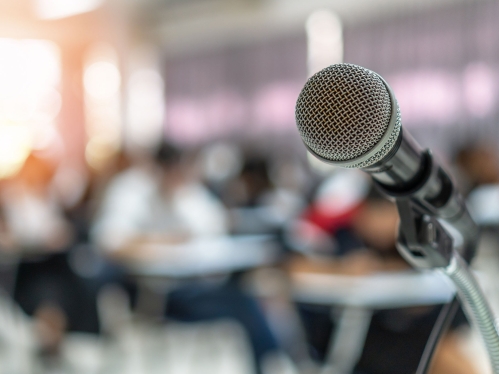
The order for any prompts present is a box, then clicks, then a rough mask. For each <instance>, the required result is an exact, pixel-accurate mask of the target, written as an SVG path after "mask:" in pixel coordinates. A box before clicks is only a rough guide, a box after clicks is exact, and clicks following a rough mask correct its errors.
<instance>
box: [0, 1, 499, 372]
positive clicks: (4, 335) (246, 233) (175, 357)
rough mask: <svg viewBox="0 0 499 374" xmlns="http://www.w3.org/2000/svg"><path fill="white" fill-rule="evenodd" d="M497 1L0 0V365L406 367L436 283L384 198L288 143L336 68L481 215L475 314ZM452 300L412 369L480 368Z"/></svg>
mask: <svg viewBox="0 0 499 374" xmlns="http://www.w3.org/2000/svg"><path fill="white" fill-rule="evenodd" d="M498 17H499V3H498V2H497V1H493V0H459V1H456V0H454V1H450V0H419V1H416V0H404V1H400V0H399V1H395V0H356V1H352V0H308V1H306V2H304V1H296V0H286V1H285V0H231V1H229V0H72V1H64V0H16V1H9V0H0V374H4V373H6V374H24V373H26V374H28V373H85V374H89V373H106V374H107V373H120V374H121V373H129V374H141V373H148V374H152V373H173V374H177V373H178V374H187V373H200V372H201V373H217V374H218V373H220V374H224V373H241V374H245V373H247V374H252V373H259V374H288V373H289V374H293V373H305V374H308V373H310V374H315V373H317V374H318V373H321V374H322V373H324V374H325V373H332V374H349V373H355V374H378V373H382V374H391V373H393V374H405V373H407V374H411V373H414V372H415V371H416V368H417V365H418V361H419V358H420V357H421V354H422V352H423V349H424V346H425V342H426V340H427V338H428V336H429V334H430V332H431V329H432V326H433V324H434V322H435V320H436V317H437V315H438V312H439V310H440V309H441V307H442V305H443V304H445V303H446V302H448V301H449V300H450V299H451V298H452V295H453V292H454V290H453V288H452V286H451V285H449V283H448V282H446V280H445V279H443V278H442V277H441V276H440V275H439V274H437V273H433V272H428V273H416V272H413V271H412V270H411V269H410V267H409V265H407V263H405V261H404V260H403V259H402V258H401V257H399V255H398V253H397V251H396V249H395V239H396V236H395V234H396V229H397V225H398V214H397V211H396V208H395V206H394V205H393V203H391V202H389V201H387V200H385V199H384V198H383V197H382V196H380V195H379V194H378V193H377V192H376V191H375V190H374V189H373V188H372V186H371V182H370V180H369V178H367V177H366V176H365V175H364V174H362V173H361V172H358V171H355V170H348V171H347V170H340V169H336V168H334V167H331V166H328V165H325V164H322V163H320V162H318V161H317V160H315V159H313V158H311V157H310V156H308V155H307V153H306V150H305V147H304V146H303V144H302V142H301V139H300V137H299V134H298V132H297V131H296V124H295V119H294V106H295V103H296V99H297V97H298V94H299V92H300V90H301V88H302V87H303V85H304V83H305V82H306V80H307V78H308V77H309V76H311V75H312V74H314V73H316V72H318V71H319V70H321V69H323V68H325V67H327V66H329V65H331V64H334V63H340V62H348V63H354V64H358V65H361V66H364V67H367V68H369V69H371V70H373V71H375V72H377V73H379V74H380V75H382V76H383V77H384V78H385V79H386V81H387V82H388V83H389V84H390V85H391V87H392V88H393V90H394V93H395V95H396V97H397V99H398V101H399V104H400V108H401V113H402V120H403V126H404V128H407V129H409V131H410V132H411V134H413V135H414V137H415V138H416V139H417V140H418V141H419V143H420V144H421V145H422V146H423V147H425V148H426V147H428V148H431V149H432V151H433V153H434V154H435V155H436V157H437V159H438V160H439V161H440V162H441V163H443V164H444V165H446V167H448V168H449V169H450V170H451V172H452V175H453V176H454V179H455V181H456V183H457V184H458V186H459V188H460V189H461V191H462V192H463V193H464V194H465V195H466V197H467V199H468V202H469V205H470V208H471V210H472V212H473V214H474V216H475V218H476V220H477V221H478V223H479V224H480V225H481V226H482V228H483V232H482V237H481V241H480V252H479V255H478V258H477V259H476V260H475V263H474V267H475V269H476V271H477V274H478V276H479V280H480V282H481V284H482V286H483V288H484V290H485V292H486V294H487V296H488V299H489V301H490V302H491V304H492V307H493V309H494V310H495V311H496V312H499V279H498V277H497V274H499V236H498V231H497V227H498V225H499V155H498V152H497V145H498V144H499V124H498V121H499V110H498V105H497V104H498V103H499V24H498V23H497V19H498ZM489 372H490V368H489V365H488V358H487V355H486V352H485V349H484V347H483V346H482V344H481V341H480V337H479V336H478V334H477V333H476V331H475V330H473V329H471V328H470V327H469V324H468V322H467V320H466V318H465V317H464V315H463V314H462V312H460V313H458V315H457V316H456V318H455V320H454V322H453V324H452V327H451V328H450V330H449V332H448V333H447V334H446V335H445V336H444V337H443V338H442V341H441V344H440V347H439V349H438V351H437V353H436V356H435V361H434V365H433V368H432V371H431V373H433V374H446V373H453V374H459V373H466V374H470V373H489Z"/></svg>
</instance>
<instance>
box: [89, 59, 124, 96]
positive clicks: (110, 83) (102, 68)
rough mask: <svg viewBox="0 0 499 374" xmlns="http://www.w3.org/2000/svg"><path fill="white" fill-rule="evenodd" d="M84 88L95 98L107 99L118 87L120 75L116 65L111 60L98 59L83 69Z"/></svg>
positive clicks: (114, 93)
mask: <svg viewBox="0 0 499 374" xmlns="http://www.w3.org/2000/svg"><path fill="white" fill-rule="evenodd" d="M84 84H85V90H86V91H87V93H88V94H89V95H90V96H91V97H92V98H94V99H96V100H107V99H109V98H111V97H113V96H114V95H116V94H117V93H118V91H119V89H120V84H121V76H120V72H119V70H118V67H117V66H116V65H114V64H113V63H111V62H106V61H99V62H95V63H93V64H92V65H90V66H89V67H88V68H87V69H86V70H85V77H84Z"/></svg>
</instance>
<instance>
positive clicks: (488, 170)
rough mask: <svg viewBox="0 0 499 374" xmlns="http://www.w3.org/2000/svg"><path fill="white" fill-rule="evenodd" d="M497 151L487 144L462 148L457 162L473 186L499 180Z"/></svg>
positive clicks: (457, 156)
mask: <svg viewBox="0 0 499 374" xmlns="http://www.w3.org/2000/svg"><path fill="white" fill-rule="evenodd" d="M498 161H499V160H498V156H497V153H496V152H495V151H494V150H493V149H492V148H491V147H488V146H487V145H475V146H471V147H467V148H463V149H461V150H460V151H459V152H458V153H457V155H456V164H457V166H458V167H459V169H460V171H461V172H463V173H464V174H465V175H464V176H465V178H467V179H468V180H467V182H468V183H469V184H470V185H471V187H476V186H479V185H482V184H491V183H498V182H499V163H498Z"/></svg>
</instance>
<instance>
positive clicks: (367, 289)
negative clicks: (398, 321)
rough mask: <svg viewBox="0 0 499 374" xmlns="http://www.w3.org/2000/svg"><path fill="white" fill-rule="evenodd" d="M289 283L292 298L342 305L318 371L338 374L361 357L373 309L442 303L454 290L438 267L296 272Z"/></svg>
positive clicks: (310, 302)
mask: <svg viewBox="0 0 499 374" xmlns="http://www.w3.org/2000/svg"><path fill="white" fill-rule="evenodd" d="M292 285H293V288H292V289H293V297H294V300H295V301H297V302H303V303H308V304H319V305H336V306H343V311H342V313H341V315H340V317H339V320H338V326H337V329H336V331H335V334H333V336H332V337H331V342H330V347H329V353H328V358H327V362H328V364H327V366H326V367H325V368H324V371H323V372H324V373H338V374H344V373H350V372H351V371H352V370H353V368H354V366H355V364H356V363H357V361H358V359H359V358H360V355H361V354H362V350H363V346H364V341H365V338H366V335H367V332H368V329H369V325H370V322H371V316H372V311H373V310H375V309H390V308H403V307H414V306H423V305H437V304H444V303H447V302H449V301H451V300H452V298H453V297H454V294H455V292H456V290H455V288H454V286H453V285H452V283H451V282H450V281H449V280H448V279H447V278H446V277H445V275H443V274H441V273H440V272H438V271H428V272H415V271H403V272H390V273H378V274H370V275H364V276H349V275H337V274H316V273H307V272H301V273H300V272H298V273H295V274H294V275H293V277H292Z"/></svg>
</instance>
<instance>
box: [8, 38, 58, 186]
mask: <svg viewBox="0 0 499 374" xmlns="http://www.w3.org/2000/svg"><path fill="white" fill-rule="evenodd" d="M60 74H61V67H60V56H59V48H58V47H57V46H56V45H55V44H54V43H52V42H49V41H45V40H16V39H0V178H6V177H9V176H12V175H14V174H15V173H16V172H17V171H18V170H19V169H20V168H21V167H22V165H23V163H24V161H25V159H26V157H27V156H28V154H29V153H30V151H31V149H32V148H33V147H34V146H35V144H37V148H38V149H41V148H43V147H42V144H45V145H46V146H51V145H50V144H49V143H47V142H46V141H43V142H41V141H40V140H41V139H42V138H43V139H45V138H47V133H53V132H54V131H57V130H56V129H55V126H54V125H55V119H56V117H57V115H58V114H59V111H60V110H61V105H62V98H61V94H60V93H59V91H58V89H57V88H58V85H59V81H60Z"/></svg>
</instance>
